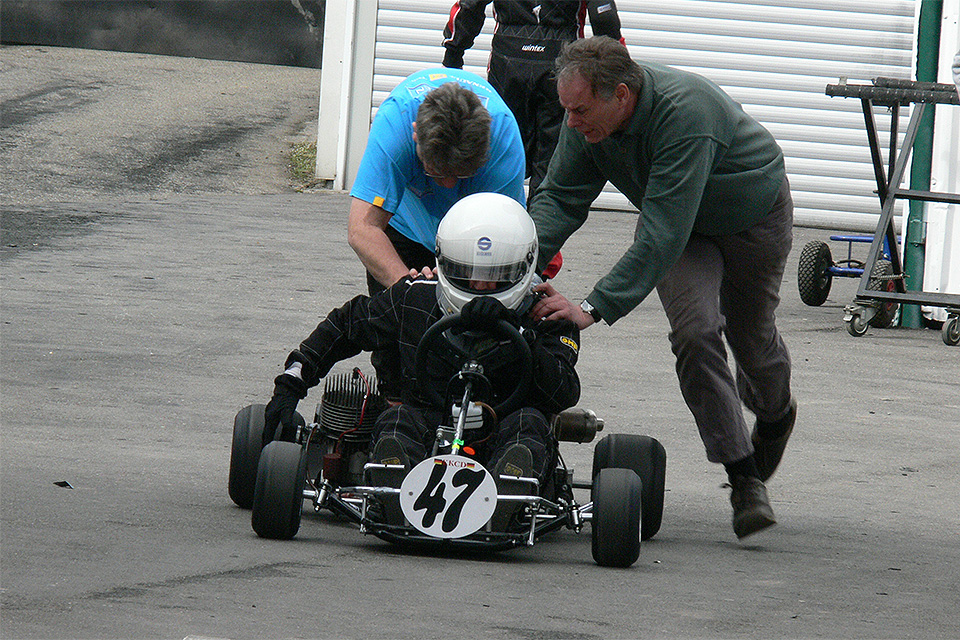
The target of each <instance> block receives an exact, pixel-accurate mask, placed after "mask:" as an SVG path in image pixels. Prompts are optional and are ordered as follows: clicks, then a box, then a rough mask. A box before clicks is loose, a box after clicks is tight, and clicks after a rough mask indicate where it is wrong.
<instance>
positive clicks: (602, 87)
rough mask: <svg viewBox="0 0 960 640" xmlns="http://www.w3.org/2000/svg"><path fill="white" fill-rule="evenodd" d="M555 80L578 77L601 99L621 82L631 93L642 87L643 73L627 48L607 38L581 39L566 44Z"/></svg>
mask: <svg viewBox="0 0 960 640" xmlns="http://www.w3.org/2000/svg"><path fill="white" fill-rule="evenodd" d="M555 71H556V74H557V80H564V79H567V78H570V77H572V76H574V75H579V76H580V77H582V78H583V79H584V80H586V81H587V83H589V84H590V88H591V89H592V90H593V93H594V94H595V95H597V96H599V97H601V98H602V99H604V100H609V99H610V98H612V97H613V94H614V91H615V90H616V88H617V85H619V84H621V83H623V84H625V85H627V88H628V89H630V91H632V92H634V93H639V92H640V88H641V87H642V86H643V70H642V69H641V68H640V65H638V64H637V63H636V62H634V61H633V59H632V58H631V57H630V53H629V52H628V51H627V48H626V47H625V46H623V45H622V44H620V43H619V42H617V41H616V40H614V39H613V38H611V37H609V36H594V37H592V38H582V39H580V40H574V41H572V42H569V43H568V44H566V45H565V46H564V47H563V49H562V50H561V51H560V55H559V56H557V60H556V62H555Z"/></svg>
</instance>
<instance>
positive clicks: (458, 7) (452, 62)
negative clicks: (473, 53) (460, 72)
mask: <svg viewBox="0 0 960 640" xmlns="http://www.w3.org/2000/svg"><path fill="white" fill-rule="evenodd" d="M489 3H490V0H459V1H458V2H454V3H453V6H452V7H450V18H449V19H448V20H447V24H446V26H445V27H444V28H443V46H444V47H445V48H446V52H445V53H444V54H443V66H445V67H447V68H451V69H462V68H463V52H464V51H466V50H467V49H469V48H470V47H472V46H473V41H474V40H476V38H477V35H478V34H479V33H480V30H481V29H483V21H484V19H485V18H486V11H487V5H488V4H489Z"/></svg>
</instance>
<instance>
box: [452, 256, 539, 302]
mask: <svg viewBox="0 0 960 640" xmlns="http://www.w3.org/2000/svg"><path fill="white" fill-rule="evenodd" d="M437 266H438V267H440V269H441V270H442V271H443V275H444V276H445V277H446V278H447V280H448V281H449V282H450V284H451V285H453V286H454V287H456V288H457V289H460V290H461V291H471V292H477V291H482V292H483V293H498V292H500V291H506V290H507V289H509V288H510V287H512V286H514V285H515V284H517V283H518V282H520V281H521V280H522V279H523V277H524V276H525V275H526V274H527V271H528V270H529V268H530V264H529V262H528V261H523V262H513V263H510V264H497V265H490V264H482V265H477V264H465V263H463V262H458V261H456V260H451V259H450V258H447V257H445V256H444V255H442V254H441V255H440V256H438V257H437ZM471 282H472V283H474V285H476V283H485V284H488V285H489V283H493V285H494V286H493V287H492V288H491V287H489V286H487V287H483V288H480V287H476V286H473V287H471V286H470V283H471Z"/></svg>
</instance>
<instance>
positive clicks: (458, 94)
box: [417, 82, 491, 175]
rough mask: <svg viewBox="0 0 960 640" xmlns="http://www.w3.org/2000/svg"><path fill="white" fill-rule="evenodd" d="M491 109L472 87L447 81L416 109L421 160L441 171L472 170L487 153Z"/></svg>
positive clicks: (483, 160) (467, 172) (463, 173)
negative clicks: (483, 102)
mask: <svg viewBox="0 0 960 640" xmlns="http://www.w3.org/2000/svg"><path fill="white" fill-rule="evenodd" d="M490 122H491V118H490V113H489V112H488V111H487V110H486V109H485V108H484V106H483V105H482V104H481V103H480V98H478V97H477V94H475V93H474V92H473V91H470V90H469V89H467V88H466V87H463V86H462V85H461V84H460V83H458V82H447V83H444V84H442V85H440V86H439V87H437V88H436V89H434V90H433V91H431V92H430V93H428V94H427V95H426V97H425V98H424V100H423V103H422V104H421V105H420V107H419V109H418V110H417V144H419V145H420V155H421V157H422V159H423V162H424V164H427V165H430V167H432V168H433V169H435V170H437V171H443V172H448V171H449V172H451V175H453V174H454V173H456V174H461V175H468V174H472V173H475V172H476V171H477V169H479V168H480V167H481V166H483V164H484V163H485V162H486V161H487V156H488V154H489V153H490Z"/></svg>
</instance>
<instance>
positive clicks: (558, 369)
mask: <svg viewBox="0 0 960 640" xmlns="http://www.w3.org/2000/svg"><path fill="white" fill-rule="evenodd" d="M536 264H537V233H536V229H535V227H534V225H533V221H532V220H531V219H530V216H529V215H528V214H527V212H526V211H525V210H524V208H523V206H522V205H520V204H519V203H517V202H516V201H515V200H512V199H511V198H508V197H506V196H503V195H500V194H496V193H479V194H474V195H471V196H467V197H466V198H463V199H462V200H460V201H459V202H457V203H456V204H455V205H454V206H453V207H452V208H451V209H450V210H449V211H448V213H447V214H446V216H445V217H444V219H443V221H442V222H441V224H440V228H439V230H438V232H437V270H436V279H427V278H424V277H422V276H420V277H417V278H415V279H403V280H401V281H400V282H398V283H397V284H395V285H393V286H392V287H390V288H389V289H387V290H386V291H383V292H381V293H379V294H376V295H374V296H373V297H369V296H362V295H361V296H357V297H356V298H354V299H353V300H351V301H349V302H348V303H346V304H345V305H343V306H342V307H340V308H338V309H334V310H333V311H331V312H330V314H329V315H328V316H327V317H326V318H325V319H324V320H323V321H322V322H321V323H320V324H319V325H318V326H317V328H316V329H314V331H313V333H311V334H310V336H309V337H308V338H307V339H306V340H304V341H303V342H302V343H301V344H300V347H299V349H296V350H294V351H293V352H291V353H290V355H289V356H288V357H287V360H286V363H285V365H284V369H285V371H284V372H283V373H282V374H281V375H280V376H278V377H277V378H276V380H275V389H274V395H273V398H272V399H271V400H270V402H269V404H268V405H267V408H266V415H265V418H266V425H265V426H266V428H265V430H264V444H266V443H267V442H269V441H270V440H271V439H274V438H277V439H283V440H291V441H292V440H293V439H294V437H295V434H296V425H295V423H294V412H295V411H296V408H297V404H298V402H299V401H300V400H301V399H303V398H304V397H306V395H307V390H308V389H309V388H310V387H313V386H315V385H317V384H319V382H320V379H321V378H322V377H323V376H325V375H326V374H327V372H328V371H329V370H330V368H331V367H332V366H333V365H334V364H336V363H337V362H339V361H341V360H344V359H347V358H350V357H352V356H354V355H356V354H358V353H359V352H360V351H371V350H373V349H377V348H379V347H382V346H384V345H386V344H390V343H394V344H397V345H398V346H399V350H400V355H401V370H402V377H403V388H402V392H401V400H402V401H401V403H400V404H397V405H394V406H391V407H389V408H388V409H387V410H385V411H384V412H383V413H382V414H381V415H380V416H379V418H378V419H377V422H376V424H375V426H374V429H373V438H374V442H375V446H374V449H373V455H372V458H373V461H374V462H379V463H383V464H401V465H404V466H405V467H406V468H407V469H409V468H411V466H412V465H414V464H416V463H417V462H419V461H420V460H423V459H424V458H426V457H427V456H429V455H430V454H431V450H432V446H433V441H434V437H435V432H436V427H437V425H438V424H441V423H443V422H448V421H449V413H448V412H449V410H450V408H449V407H447V408H445V409H443V410H441V409H440V408H435V407H431V406H429V403H428V402H427V400H426V398H425V397H424V394H423V392H422V390H423V388H425V387H426V386H427V385H432V386H433V388H434V389H439V390H441V392H442V391H443V390H444V389H445V388H446V385H447V383H448V381H449V380H450V379H451V378H453V377H455V376H456V374H457V373H458V371H459V369H458V368H457V367H456V365H455V364H454V363H450V362H447V361H446V360H445V359H444V358H443V357H437V358H435V359H434V360H433V361H430V367H429V369H428V370H429V375H428V378H429V379H427V380H417V379H416V371H415V366H416V365H415V361H416V351H417V346H418V344H419V343H420V339H421V338H422V337H423V335H424V334H425V333H426V332H427V330H428V329H429V328H430V327H431V326H432V325H433V324H434V323H436V322H438V321H439V320H440V319H441V318H443V317H444V316H446V315H452V314H457V313H459V314H461V319H462V321H463V324H464V325H465V326H466V327H468V328H475V329H484V328H491V327H492V326H493V325H495V324H496V323H497V322H498V321H499V320H506V321H508V322H509V323H511V324H512V325H514V326H515V327H517V328H518V329H519V331H520V335H521V336H522V337H523V338H524V340H525V341H526V342H527V344H528V345H529V346H530V350H531V355H532V368H533V370H532V380H531V383H530V385H529V388H528V391H527V393H526V397H524V398H521V402H520V408H519V409H517V410H515V411H513V412H511V413H510V414H509V415H506V416H495V415H492V412H491V411H490V407H491V406H495V405H497V404H498V403H500V402H502V401H503V400H504V399H505V398H507V397H509V396H510V395H511V394H512V393H513V391H514V390H515V389H516V385H517V379H518V378H517V374H516V371H515V369H516V360H515V358H514V357H513V354H512V353H511V351H512V350H511V349H505V348H497V347H496V342H495V341H490V342H491V345H490V348H489V349H487V350H486V352H485V355H484V356H483V357H482V358H481V363H482V366H483V368H484V377H485V378H486V379H488V380H489V381H490V389H489V390H488V391H489V393H488V396H487V397H486V398H484V399H483V402H482V403H480V404H479V406H480V407H481V408H482V419H478V420H476V421H472V423H471V424H469V425H468V426H469V427H473V428H470V429H468V430H466V431H465V433H464V443H463V445H464V447H463V452H464V453H465V454H467V455H473V456H474V457H475V458H476V459H477V460H478V461H479V462H480V463H481V464H484V465H485V466H487V467H488V468H490V469H491V470H492V471H493V475H494V478H495V479H498V478H499V475H500V474H506V475H514V476H520V477H534V478H537V480H539V481H540V483H541V486H542V485H543V483H544V482H545V481H546V480H547V479H548V476H549V473H550V469H551V467H552V466H553V465H555V463H556V451H557V443H556V438H555V436H554V434H553V432H552V431H551V428H550V424H549V419H548V416H549V415H551V414H556V413H559V412H561V411H563V410H564V409H567V408H569V407H572V406H573V405H575V404H576V403H577V400H578V399H579V397H580V380H579V378H578V376H577V373H576V371H575V369H574V366H575V364H576V362H577V355H578V351H579V342H580V334H579V329H578V328H577V326H576V325H575V324H574V323H573V322H570V321H568V320H549V321H535V320H533V319H532V318H531V317H530V316H529V315H528V314H527V311H529V309H530V307H531V306H532V302H533V299H534V297H535V295H536V292H541V291H542V292H545V293H551V292H553V287H551V286H550V285H549V284H546V283H543V284H538V285H536V286H532V285H533V282H534V277H535V274H534V269H535V267H536ZM465 338H466V337H465ZM441 355H442V354H441ZM278 426H279V427H280V428H279V429H278Z"/></svg>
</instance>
